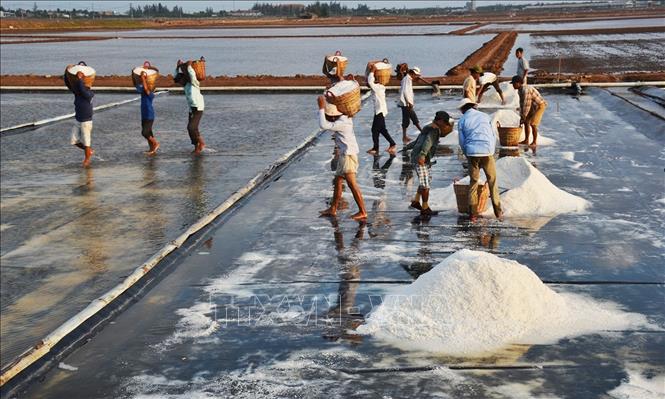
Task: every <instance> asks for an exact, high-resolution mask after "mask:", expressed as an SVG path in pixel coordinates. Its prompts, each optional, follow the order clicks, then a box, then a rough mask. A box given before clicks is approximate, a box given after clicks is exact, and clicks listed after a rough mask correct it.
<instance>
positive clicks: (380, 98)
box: [367, 72, 388, 116]
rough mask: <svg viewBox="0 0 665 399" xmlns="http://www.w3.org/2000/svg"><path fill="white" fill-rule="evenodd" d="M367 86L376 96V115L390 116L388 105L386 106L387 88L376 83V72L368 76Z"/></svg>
mask: <svg viewBox="0 0 665 399" xmlns="http://www.w3.org/2000/svg"><path fill="white" fill-rule="evenodd" d="M367 84H368V85H369V88H370V89H372V94H373V95H374V115H378V114H383V116H387V115H388V105H386V86H384V85H382V84H380V83H375V79H374V72H370V73H369V75H367Z"/></svg>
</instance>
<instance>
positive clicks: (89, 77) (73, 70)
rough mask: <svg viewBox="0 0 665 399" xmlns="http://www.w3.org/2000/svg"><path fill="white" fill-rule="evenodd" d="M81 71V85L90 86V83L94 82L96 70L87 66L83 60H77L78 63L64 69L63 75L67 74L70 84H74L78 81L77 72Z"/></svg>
mask: <svg viewBox="0 0 665 399" xmlns="http://www.w3.org/2000/svg"><path fill="white" fill-rule="evenodd" d="M79 72H81V73H82V74H83V77H82V78H81V79H82V80H83V85H85V86H86V87H92V84H93V83H94V82H95V76H96V75H97V72H95V70H94V68H92V67H89V66H88V64H86V63H85V62H83V61H79V63H78V64H76V65H70V66H68V67H67V68H66V69H65V76H67V81H68V82H69V84H70V85H71V86H75V85H76V82H78V79H79V78H78V73H79Z"/></svg>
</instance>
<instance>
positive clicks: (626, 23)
mask: <svg viewBox="0 0 665 399" xmlns="http://www.w3.org/2000/svg"><path fill="white" fill-rule="evenodd" d="M663 25H665V18H662V17H656V18H621V19H617V18H612V19H604V20H596V21H579V22H577V21H576V22H543V23H517V24H513V23H501V24H489V25H485V26H483V27H481V28H479V29H476V30H474V31H473V32H474V33H488V32H500V31H504V30H516V31H518V32H533V31H555V30H578V29H608V28H610V29H616V28H647V27H662V26H663Z"/></svg>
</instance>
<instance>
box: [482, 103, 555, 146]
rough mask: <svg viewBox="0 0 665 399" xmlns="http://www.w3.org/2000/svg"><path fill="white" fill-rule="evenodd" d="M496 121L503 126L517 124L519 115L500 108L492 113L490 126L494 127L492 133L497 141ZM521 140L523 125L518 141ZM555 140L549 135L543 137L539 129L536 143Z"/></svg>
mask: <svg viewBox="0 0 665 399" xmlns="http://www.w3.org/2000/svg"><path fill="white" fill-rule="evenodd" d="M518 106H519V104H518ZM497 122H498V123H500V124H501V126H505V127H510V126H519V125H520V115H519V114H518V113H517V112H515V111H513V110H511V109H501V110H498V111H496V112H495V113H493V114H492V127H493V128H494V134H496V137H497V143H498V140H499V129H498V128H497ZM522 140H524V126H522V133H521V134H520V141H522ZM529 140H530V141H531V140H533V136H529ZM555 142H556V141H555V140H553V139H551V138H549V137H544V136H543V135H542V134H541V133H540V131H539V132H538V145H551V144H554V143H555Z"/></svg>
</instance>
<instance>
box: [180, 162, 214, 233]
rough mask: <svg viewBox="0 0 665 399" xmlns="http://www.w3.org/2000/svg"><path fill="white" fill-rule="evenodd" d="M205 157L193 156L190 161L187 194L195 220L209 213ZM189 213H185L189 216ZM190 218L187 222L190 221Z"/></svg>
mask: <svg viewBox="0 0 665 399" xmlns="http://www.w3.org/2000/svg"><path fill="white" fill-rule="evenodd" d="M204 160H205V157H193V158H192V160H191V161H190V163H189V172H188V182H187V185H186V187H187V195H188V197H189V204H188V205H189V206H190V207H191V209H192V211H193V214H192V215H191V217H193V219H194V220H196V219H200V218H202V217H203V216H205V215H206V214H207V213H208V211H209V210H208V195H207V192H206V190H205V171H206V170H205V168H204V167H203V162H204ZM188 216H189V215H185V217H188ZM190 222H191V219H188V220H187V221H186V222H185V223H190Z"/></svg>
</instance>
